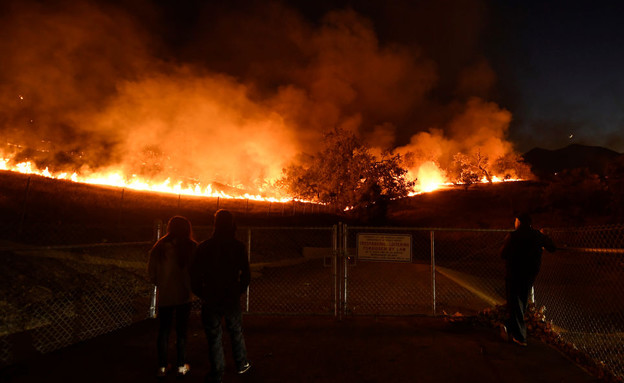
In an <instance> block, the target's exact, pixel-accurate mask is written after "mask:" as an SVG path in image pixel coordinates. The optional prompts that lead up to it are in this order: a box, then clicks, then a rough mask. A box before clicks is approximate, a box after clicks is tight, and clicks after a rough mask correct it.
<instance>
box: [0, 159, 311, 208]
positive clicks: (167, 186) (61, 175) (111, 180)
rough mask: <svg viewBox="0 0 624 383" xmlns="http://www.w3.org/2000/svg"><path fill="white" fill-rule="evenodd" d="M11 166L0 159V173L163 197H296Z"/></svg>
mask: <svg viewBox="0 0 624 383" xmlns="http://www.w3.org/2000/svg"><path fill="white" fill-rule="evenodd" d="M10 163H11V161H10V159H8V158H2V157H0V170H5V171H12V172H17V173H21V174H34V175H38V176H42V177H47V178H53V179H58V180H68V181H73V182H80V183H86V184H91V185H104V186H114V187H120V188H128V189H133V190H140V191H150V192H159V193H170V194H181V195H193V196H203V197H219V198H228V199H250V200H255V201H266V202H289V201H292V200H293V198H292V197H266V196H262V195H260V194H256V195H253V194H249V193H243V192H241V193H240V194H238V195H233V194H228V193H225V192H223V191H221V190H214V188H213V186H212V184H208V185H205V186H204V185H202V184H201V183H195V184H193V185H189V186H182V184H183V182H182V181H172V180H171V178H167V180H165V181H164V182H162V183H154V182H150V181H149V180H146V179H142V178H140V177H137V176H136V175H133V176H132V177H131V178H130V179H128V178H127V177H125V176H124V175H123V174H121V173H120V172H118V171H108V172H96V173H92V174H90V175H88V176H81V175H78V174H77V173H76V172H74V173H72V174H69V173H67V172H51V171H50V170H49V168H47V167H46V168H45V169H43V170H42V169H39V168H38V167H37V166H36V165H35V164H33V163H32V162H30V161H24V162H20V163H17V164H15V165H9V164H10ZM302 202H307V201H302Z"/></svg>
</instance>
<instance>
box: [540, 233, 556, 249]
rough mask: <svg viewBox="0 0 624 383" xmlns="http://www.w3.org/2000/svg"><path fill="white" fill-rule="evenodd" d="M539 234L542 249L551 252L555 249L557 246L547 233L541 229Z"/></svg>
mask: <svg viewBox="0 0 624 383" xmlns="http://www.w3.org/2000/svg"><path fill="white" fill-rule="evenodd" d="M540 234H541V235H542V247H543V248H544V249H546V250H548V251H549V252H551V253H552V252H554V251H555V250H557V246H555V243H554V242H553V240H552V239H551V238H550V237H549V236H548V235H546V234H544V232H543V231H541V230H540Z"/></svg>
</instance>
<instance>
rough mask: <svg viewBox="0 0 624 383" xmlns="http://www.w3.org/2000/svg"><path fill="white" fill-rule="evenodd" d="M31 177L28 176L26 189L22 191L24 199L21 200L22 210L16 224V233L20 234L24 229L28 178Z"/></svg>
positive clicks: (28, 186) (28, 185) (28, 187)
mask: <svg viewBox="0 0 624 383" xmlns="http://www.w3.org/2000/svg"><path fill="white" fill-rule="evenodd" d="M31 178H32V177H28V181H27V182H26V190H25V191H24V201H23V202H22V211H21V214H20V220H19V225H18V226H17V234H18V235H21V234H22V230H23V229H24V218H25V217H26V208H27V206H28V194H30V180H31Z"/></svg>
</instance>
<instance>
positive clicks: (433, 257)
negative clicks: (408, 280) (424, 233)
mask: <svg viewBox="0 0 624 383" xmlns="http://www.w3.org/2000/svg"><path fill="white" fill-rule="evenodd" d="M430 238H431V299H432V301H431V305H432V309H433V316H436V282H435V238H434V231H433V230H431V232H430Z"/></svg>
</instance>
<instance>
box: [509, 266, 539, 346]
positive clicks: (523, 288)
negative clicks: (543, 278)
mask: <svg viewBox="0 0 624 383" xmlns="http://www.w3.org/2000/svg"><path fill="white" fill-rule="evenodd" d="M532 286H533V280H532V279H529V278H525V279H517V278H515V279H508V280H507V281H506V289H507V309H508V310H509V318H508V319H507V320H506V321H505V326H506V327H507V331H508V333H509V334H510V335H511V336H513V337H514V338H515V339H516V340H519V341H521V342H526V339H527V328H526V323H525V321H524V316H525V313H526V310H527V306H528V304H529V295H530V293H531V287H532Z"/></svg>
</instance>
